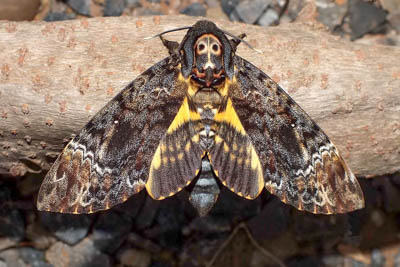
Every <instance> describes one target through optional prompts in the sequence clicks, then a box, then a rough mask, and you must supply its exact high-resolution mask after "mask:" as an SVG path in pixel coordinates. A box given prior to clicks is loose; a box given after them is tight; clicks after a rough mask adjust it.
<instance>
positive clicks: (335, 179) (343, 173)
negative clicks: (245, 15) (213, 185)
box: [229, 56, 364, 214]
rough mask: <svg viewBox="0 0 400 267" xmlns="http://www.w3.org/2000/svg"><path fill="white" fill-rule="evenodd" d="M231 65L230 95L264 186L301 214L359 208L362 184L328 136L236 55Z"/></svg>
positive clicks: (362, 202) (266, 79)
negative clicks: (252, 146) (258, 164)
mask: <svg viewBox="0 0 400 267" xmlns="http://www.w3.org/2000/svg"><path fill="white" fill-rule="evenodd" d="M234 64H235V67H236V73H235V78H236V81H234V82H233V83H232V85H231V86H230V89H229V96H230V98H231V99H232V103H233V107H234V109H235V110H236V112H237V114H238V116H239V118H240V121H241V123H242V125H243V128H244V129H245V131H246V134H247V135H248V136H249V138H250V140H251V142H252V144H253V145H254V147H255V150H256V152H257V155H258V158H259V160H260V162H261V165H262V172H263V176H264V181H265V187H266V188H267V189H268V190H269V191H270V192H271V193H272V194H275V195H276V196H278V197H279V198H280V199H281V200H282V201H283V202H285V203H288V204H291V205H293V206H294V207H296V208H298V209H299V210H306V211H309V212H313V213H323V214H331V213H343V212H348V211H353V210H356V209H360V208H362V207H363V206H364V198H363V193H362V191H361V188H360V185H359V184H358V182H357V180H356V178H355V176H354V175H353V173H352V172H351V170H350V169H349V168H348V167H347V165H346V163H345V162H344V161H343V159H342V157H341V156H340V155H339V152H338V150H337V148H336V147H335V145H334V144H332V142H331V141H330V140H329V139H328V137H327V136H326V134H325V133H324V132H323V131H322V130H321V129H320V128H319V127H318V125H317V124H316V123H315V122H314V121H313V120H312V119H311V118H310V117H309V116H308V115H307V114H306V113H305V112H304V111H303V110H302V109H301V108H300V107H299V105H297V104H296V103H295V102H294V101H293V100H292V99H291V98H290V96H289V95H288V94H287V93H285V92H284V91H283V90H282V89H281V88H280V87H279V85H277V84H276V83H275V82H274V81H272V79H271V78H269V77H268V76H267V75H266V74H264V73H263V72H262V71H261V70H259V69H258V68H256V67H255V66H254V65H252V64H251V63H249V62H247V61H246V60H244V59H242V58H240V57H238V56H235V59H234ZM243 179H246V177H243Z"/></svg>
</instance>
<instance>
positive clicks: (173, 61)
mask: <svg viewBox="0 0 400 267" xmlns="http://www.w3.org/2000/svg"><path fill="white" fill-rule="evenodd" d="M186 28H188V29H189V30H188V32H187V33H186V35H185V37H184V39H183V41H182V42H181V43H180V44H178V43H176V42H172V41H168V40H165V39H164V38H163V37H162V34H164V33H161V34H160V35H159V36H160V38H161V40H162V42H163V44H164V45H165V46H166V47H167V48H168V50H169V53H170V56H169V57H167V58H165V59H164V60H162V61H160V62H159V63H157V64H156V65H154V66H153V67H151V68H150V69H148V70H147V71H146V72H144V73H143V74H142V75H140V76H139V77H137V78H136V79H135V80H134V81H133V82H131V83H130V84H129V85H128V86H127V87H126V88H125V89H123V90H122V91H121V92H120V93H119V94H118V95H117V96H116V97H115V98H114V99H113V100H111V101H110V102H109V103H108V104H107V105H106V106H105V107H104V108H103V109H102V110H101V111H100V112H99V113H98V114H96V115H95V116H94V117H93V119H91V120H90V121H89V123H88V124H87V125H86V126H85V127H84V128H83V129H82V130H81V132H80V133H79V134H78V135H77V136H76V137H75V138H74V139H73V140H72V141H71V142H70V143H69V144H68V145H67V146H66V147H65V148H64V150H63V152H62V153H61V155H60V156H59V157H58V158H57V160H56V162H55V163H54V165H53V166H52V168H51V169H50V171H49V172H48V174H47V176H46V177H45V179H44V181H43V184H42V186H41V188H40V191H39V196H38V203H37V206H38V209H40V210H47V211H58V212H68V213H90V212H95V211H98V210H104V209H108V208H110V207H112V206H114V205H116V204H119V203H122V202H124V201H125V200H126V199H127V198H128V197H130V196H131V195H132V194H135V193H137V192H139V191H140V190H142V189H143V188H146V190H147V192H148V193H149V195H150V196H151V197H153V198H154V199H163V198H165V197H169V196H172V195H174V194H175V193H177V192H179V191H180V190H182V189H183V188H185V187H186V186H187V185H189V184H190V183H192V184H193V186H192V187H191V189H189V190H190V191H191V194H190V197H189V200H190V202H191V203H192V204H193V206H194V207H195V208H196V209H197V210H198V212H199V214H200V215H201V216H203V215H205V214H207V213H208V212H209V211H210V210H211V208H212V207H213V205H214V203H215V202H216V201H217V199H218V194H219V192H220V186H221V184H222V185H223V186H226V187H227V188H229V189H230V190H231V191H233V192H235V193H236V194H238V195H239V196H242V197H245V198H248V199H254V198H256V197H257V196H258V195H259V194H260V192H261V191H262V189H263V188H264V187H265V188H266V189H267V190H268V191H269V192H271V193H272V194H275V195H276V196H277V197H279V198H280V199H281V200H282V201H283V202H285V203H288V204H291V205H292V206H294V207H296V208H298V209H300V210H306V211H309V212H313V213H324V214H331V213H343V212H348V211H353V210H356V209H360V208H362V207H363V206H364V198H363V193H362V191H361V188H360V185H359V184H358V182H357V180H356V178H355V176H354V175H353V173H352V172H351V170H350V169H349V168H348V166H347V165H346V163H345V162H344V161H343V159H342V157H341V156H340V155H339V152H338V150H337V148H336V147H335V146H334V145H333V144H332V142H331V141H330V140H329V139H328V137H327V136H326V134H325V133H324V132H323V131H322V130H321V129H320V128H319V127H318V126H317V125H316V124H315V122H314V121H313V120H312V119H311V118H310V117H309V116H308V115H307V114H306V113H305V112H304V111H303V110H302V109H301V108H300V107H299V106H298V105H297V104H296V103H295V102H294V101H293V99H291V98H290V96H289V95H288V94H287V93H286V92H285V91H284V90H283V89H281V88H280V87H279V85H277V84H276V83H275V82H274V81H272V80H271V78H269V77H268V76H267V75H266V74H264V73H263V72H262V71H261V70H259V69H258V68H257V67H255V66H253V65H252V64H251V63H249V62H248V61H246V60H244V59H243V58H241V57H239V56H237V55H235V52H236V47H237V46H238V45H239V44H240V42H241V41H242V39H241V38H239V37H235V36H234V35H231V34H229V35H231V36H233V39H232V40H228V38H227V37H226V34H227V33H226V32H224V31H222V30H220V29H219V28H217V26H216V25H215V24H214V23H212V22H210V21H199V22H197V23H196V24H195V25H193V26H192V27H186ZM178 30H179V29H178ZM240 36H241V37H244V36H245V35H240ZM218 180H219V181H220V182H221V183H219V182H218Z"/></svg>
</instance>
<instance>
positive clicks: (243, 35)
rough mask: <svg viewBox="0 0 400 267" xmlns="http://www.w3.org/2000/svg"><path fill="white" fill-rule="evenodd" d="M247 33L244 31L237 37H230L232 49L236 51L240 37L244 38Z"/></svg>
mask: <svg viewBox="0 0 400 267" xmlns="http://www.w3.org/2000/svg"><path fill="white" fill-rule="evenodd" d="M246 36H247V35H246V34H245V33H242V34H241V35H239V36H238V37H239V39H230V40H229V42H230V43H231V46H232V49H233V50H234V51H236V48H237V47H238V45H239V44H240V42H241V41H242V39H244V38H245V37H246Z"/></svg>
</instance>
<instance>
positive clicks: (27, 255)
mask: <svg viewBox="0 0 400 267" xmlns="http://www.w3.org/2000/svg"><path fill="white" fill-rule="evenodd" d="M19 254H20V256H21V259H22V260H23V261H24V262H26V263H28V264H29V265H30V266H32V267H51V266H52V265H51V264H49V263H47V262H46V261H45V257H44V252H43V251H40V250H37V249H34V248H30V247H25V248H20V249H19Z"/></svg>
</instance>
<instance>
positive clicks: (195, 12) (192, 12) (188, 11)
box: [180, 3, 206, 17]
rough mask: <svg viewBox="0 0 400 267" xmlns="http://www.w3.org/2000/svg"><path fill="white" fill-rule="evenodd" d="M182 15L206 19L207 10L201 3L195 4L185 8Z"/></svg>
mask: <svg viewBox="0 0 400 267" xmlns="http://www.w3.org/2000/svg"><path fill="white" fill-rule="evenodd" d="M180 13H181V14H185V15H188V16H197V17H204V16H205V15H206V8H205V7H204V6H203V5H202V4H200V3H193V4H191V5H189V6H187V7H186V8H184V9H183V10H182V11H181V12H180Z"/></svg>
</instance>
